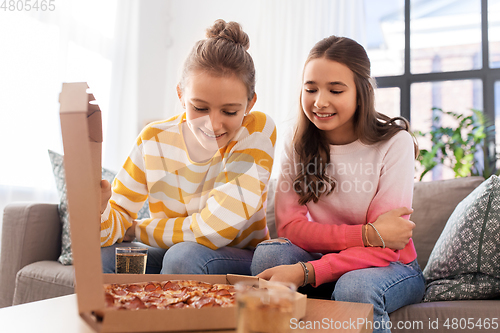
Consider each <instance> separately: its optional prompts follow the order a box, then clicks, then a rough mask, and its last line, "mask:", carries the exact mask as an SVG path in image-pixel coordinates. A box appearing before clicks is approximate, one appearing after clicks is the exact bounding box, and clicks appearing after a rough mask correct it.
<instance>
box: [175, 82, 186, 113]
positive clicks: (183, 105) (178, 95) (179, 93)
mask: <svg viewBox="0 0 500 333" xmlns="http://www.w3.org/2000/svg"><path fill="white" fill-rule="evenodd" d="M177 97H179V101H181V104H182V108H183V109H185V108H186V105H185V104H184V100H183V99H182V89H181V86H180V84H178V85H177Z"/></svg>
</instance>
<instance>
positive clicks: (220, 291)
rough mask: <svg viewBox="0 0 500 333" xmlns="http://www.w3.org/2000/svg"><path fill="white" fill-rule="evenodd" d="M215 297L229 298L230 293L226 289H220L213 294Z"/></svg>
mask: <svg viewBox="0 0 500 333" xmlns="http://www.w3.org/2000/svg"><path fill="white" fill-rule="evenodd" d="M215 295H217V296H231V293H230V292H229V291H227V289H221V290H219V291H217V292H216V293H215Z"/></svg>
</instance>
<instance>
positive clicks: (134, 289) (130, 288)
mask: <svg viewBox="0 0 500 333" xmlns="http://www.w3.org/2000/svg"><path fill="white" fill-rule="evenodd" d="M125 289H126V290H127V291H128V292H131V293H133V292H137V291H139V290H141V289H142V287H141V286H139V285H137V284H131V285H128V286H127V287H126V288H125Z"/></svg>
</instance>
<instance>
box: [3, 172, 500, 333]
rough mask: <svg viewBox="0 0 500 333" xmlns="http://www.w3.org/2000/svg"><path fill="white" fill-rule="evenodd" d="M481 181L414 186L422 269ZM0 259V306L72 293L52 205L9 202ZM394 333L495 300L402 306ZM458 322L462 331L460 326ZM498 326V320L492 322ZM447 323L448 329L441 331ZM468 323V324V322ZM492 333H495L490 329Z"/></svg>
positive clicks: (495, 307)
mask: <svg viewBox="0 0 500 333" xmlns="http://www.w3.org/2000/svg"><path fill="white" fill-rule="evenodd" d="M483 181H484V179H483V178H481V177H466V178H458V179H451V180H440V181H432V182H416V183H415V189H414V199H413V209H414V213H413V214H412V216H411V220H412V221H414V222H415V223H416V228H415V229H414V233H413V241H414V244H415V247H416V249H417V253H418V258H417V260H418V262H419V264H420V266H421V267H422V269H424V267H425V266H426V264H427V261H428V259H429V256H430V254H431V252H432V250H433V247H434V244H435V243H436V241H437V240H438V238H439V236H440V234H441V232H442V230H443V228H444V227H445V225H446V222H447V220H448V218H449V217H450V215H451V214H452V212H453V211H454V209H455V207H456V206H457V204H458V203H459V202H461V201H462V199H464V198H465V197H467V195H468V194H469V193H471V192H472V191H473V190H474V189H475V188H476V187H477V186H479V185H480V184H481V183H482V182H483ZM274 188H275V181H271V183H270V185H269V196H268V210H267V214H268V215H267V218H268V226H269V230H270V233H271V236H273V237H275V236H276V228H275V226H274ZM1 245H2V248H1V252H0V255H1V258H0V307H6V306H10V305H16V304H22V303H26V302H32V301H36V300H41V299H46V298H51V297H57V296H63V295H67V294H71V293H73V292H74V289H73V277H74V270H73V267H72V266H64V265H62V264H60V263H59V262H58V261H57V258H58V257H59V254H60V252H61V223H60V219H59V215H58V205H57V204H40V203H12V204H9V205H8V206H7V207H6V208H5V210H4V215H3V228H2V243H1ZM390 317H391V321H392V322H393V325H396V323H400V324H399V328H398V327H395V326H393V332H425V331H429V332H439V331H457V330H453V329H452V328H453V327H452V325H453V324H454V323H455V324H456V325H455V327H460V326H457V325H460V320H461V319H462V318H465V320H466V322H467V320H468V318H473V319H474V328H473V329H467V332H476V331H477V332H479V331H481V332H482V331H484V329H483V330H481V329H480V328H479V326H478V325H476V322H477V321H478V320H479V319H481V320H482V321H480V323H483V322H484V320H487V321H489V322H490V326H491V321H492V320H493V318H498V317H500V299H493V300H491V299H490V300H460V301H439V302H425V303H419V304H414V305H410V306H405V307H403V308H401V309H399V310H397V311H395V312H393V313H391V314H390ZM463 320H464V319H462V326H463V323H464V322H463ZM496 321H498V319H497V320H496ZM446 322H448V326H447V327H446V326H443V325H444V324H445V323H446ZM469 324H470V323H469ZM493 331H495V330H493Z"/></svg>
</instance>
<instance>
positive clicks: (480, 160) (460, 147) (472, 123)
mask: <svg viewBox="0 0 500 333" xmlns="http://www.w3.org/2000/svg"><path fill="white" fill-rule="evenodd" d="M433 110H434V111H436V112H437V113H438V114H437V115H436V116H435V118H434V122H437V121H438V120H440V119H443V117H451V118H452V119H453V120H454V121H453V123H455V124H456V126H447V127H438V126H433V127H432V128H431V130H430V131H429V132H427V133H423V132H421V131H416V132H415V133H414V134H415V136H416V137H417V139H418V138H419V137H426V138H429V139H430V141H431V143H432V148H431V149H430V150H427V149H421V150H420V153H419V156H418V158H417V160H418V162H419V163H420V165H421V166H422V167H423V172H422V174H421V175H420V180H422V178H423V177H424V176H425V174H427V172H429V171H431V170H432V169H434V168H435V167H436V166H437V165H439V164H442V165H445V166H448V167H450V168H451V169H452V170H453V171H454V173H455V177H466V176H478V175H481V176H483V177H484V178H488V177H489V176H491V175H492V174H496V173H498V170H497V169H496V167H495V162H496V161H495V159H494V158H493V159H492V158H491V157H490V154H489V153H488V149H487V142H488V140H487V138H488V136H489V135H492V131H493V126H491V124H490V122H489V121H488V119H487V118H486V117H485V116H484V114H483V112H481V111H479V110H475V109H472V114H471V115H469V116H467V115H464V114H459V113H455V112H450V111H443V110H442V109H440V108H433ZM478 152H482V153H483V154H478Z"/></svg>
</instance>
